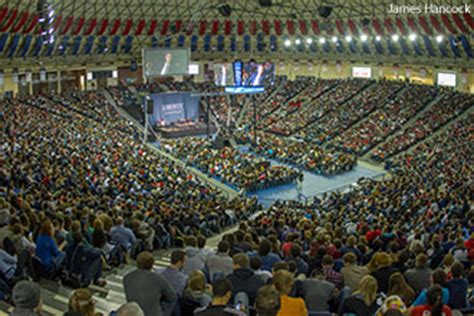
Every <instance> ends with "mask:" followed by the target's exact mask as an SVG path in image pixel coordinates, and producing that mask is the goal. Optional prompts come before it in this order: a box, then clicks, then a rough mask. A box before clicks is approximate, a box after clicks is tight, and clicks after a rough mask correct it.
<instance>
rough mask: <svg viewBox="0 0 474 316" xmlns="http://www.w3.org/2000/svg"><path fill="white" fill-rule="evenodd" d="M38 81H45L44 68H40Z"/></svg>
mask: <svg viewBox="0 0 474 316" xmlns="http://www.w3.org/2000/svg"><path fill="white" fill-rule="evenodd" d="M40 81H46V69H44V68H41V69H40Z"/></svg>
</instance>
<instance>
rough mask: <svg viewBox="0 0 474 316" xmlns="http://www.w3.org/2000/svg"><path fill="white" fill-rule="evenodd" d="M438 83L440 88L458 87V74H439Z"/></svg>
mask: <svg viewBox="0 0 474 316" xmlns="http://www.w3.org/2000/svg"><path fill="white" fill-rule="evenodd" d="M437 83H438V86H448V87H455V86H456V74H453V73H444V72H438V80H437Z"/></svg>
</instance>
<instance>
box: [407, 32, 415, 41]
mask: <svg viewBox="0 0 474 316" xmlns="http://www.w3.org/2000/svg"><path fill="white" fill-rule="evenodd" d="M408 38H409V39H410V41H412V42H414V41H416V34H415V33H412V34H410V36H408Z"/></svg>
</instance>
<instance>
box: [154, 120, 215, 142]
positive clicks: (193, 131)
mask: <svg viewBox="0 0 474 316" xmlns="http://www.w3.org/2000/svg"><path fill="white" fill-rule="evenodd" d="M154 129H155V131H157V132H158V133H160V135H161V136H162V137H163V138H179V137H187V136H200V135H206V134H207V124H206V123H204V122H185V123H173V124H172V125H168V126H155V128H154ZM216 131H217V129H216V128H215V126H213V125H211V126H209V132H210V133H211V134H213V133H215V132H216Z"/></svg>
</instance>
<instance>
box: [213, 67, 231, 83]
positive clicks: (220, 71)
mask: <svg viewBox="0 0 474 316" xmlns="http://www.w3.org/2000/svg"><path fill="white" fill-rule="evenodd" d="M212 70H213V73H214V84H215V85H216V86H222V87H225V86H233V85H234V84H235V82H234V69H233V67H232V64H231V63H225V64H214V65H213V67H212Z"/></svg>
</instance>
